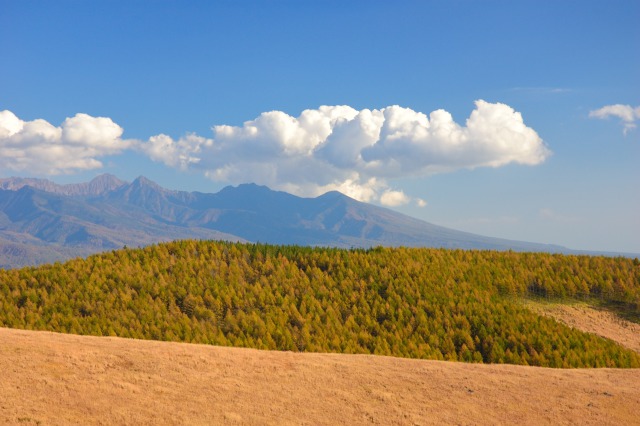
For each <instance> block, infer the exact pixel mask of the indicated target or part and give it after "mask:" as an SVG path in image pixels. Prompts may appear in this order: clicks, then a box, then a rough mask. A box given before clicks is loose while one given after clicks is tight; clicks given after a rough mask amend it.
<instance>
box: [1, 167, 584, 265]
mask: <svg viewBox="0 0 640 426" xmlns="http://www.w3.org/2000/svg"><path fill="white" fill-rule="evenodd" d="M185 238H195V239H223V240H232V241H252V242H264V243H272V244H298V245H324V246H336V247H371V246H376V245H385V246H400V245H402V246H412V247H446V248H462V249H492V250H510V249H511V250H516V251H550V252H572V251H571V250H569V249H567V248H564V247H560V246H554V245H544V244H536V243H527V242H521V241H511V240H505V239H498V238H490V237H484V236H479V235H475V234H471V233H466V232H460V231H456V230H453V229H448V228H445V227H441V226H437V225H434V224H431V223H428V222H425V221H422V220H418V219H414V218H411V217H409V216H406V215H403V214H401V213H398V212H395V211H392V210H389V209H385V208H382V207H378V206H375V205H371V204H366V203H362V202H359V201H356V200H354V199H352V198H349V197H347V196H345V195H343V194H341V193H339V192H328V193H326V194H324V195H322V196H319V197H317V198H301V197H297V196H294V195H291V194H288V193H285V192H280V191H272V190H270V189H269V188H267V187H265V186H258V185H255V184H243V185H239V186H237V187H231V186H229V187H226V188H224V189H222V190H221V191H220V192H218V193H215V194H210V193H200V192H184V191H172V190H168V189H165V188H162V187H160V186H159V185H157V184H155V183H154V182H152V181H150V180H149V179H147V178H145V177H142V176H141V177H139V178H137V179H136V180H134V181H133V182H131V183H128V182H124V181H122V180H120V179H118V178H116V177H115V176H112V175H101V176H98V177H96V178H95V179H93V180H92V181H91V182H87V183H80V184H71V185H57V184H55V183H53V182H51V181H48V180H44V179H25V178H6V179H0V267H15V266H24V265H33V264H39V263H45V262H51V261H56V260H64V259H68V258H71V257H74V256H85V255H88V254H90V253H95V252H99V251H103V250H111V249H117V248H121V247H123V246H125V245H128V246H142V245H147V244H151V243H154V242H159V241H168V240H174V239H185Z"/></svg>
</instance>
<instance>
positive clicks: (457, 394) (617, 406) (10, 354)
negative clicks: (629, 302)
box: [0, 328, 640, 426]
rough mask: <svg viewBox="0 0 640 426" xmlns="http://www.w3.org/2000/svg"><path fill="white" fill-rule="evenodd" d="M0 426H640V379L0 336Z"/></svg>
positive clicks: (6, 332) (636, 374)
mask: <svg viewBox="0 0 640 426" xmlns="http://www.w3.org/2000/svg"><path fill="white" fill-rule="evenodd" d="M0 371H2V372H3V374H2V380H0V401H1V402H0V423H2V424H7V425H67V424H141V425H145V424H146V425H156V424H203V425H204V424H259V425H269V424H272V425H276V424H278V425H281V424H285V425H286V424H314V425H333V424H353V425H358V424H382V425H393V424H398V425H399V424H403V425H404V424H407V425H414V424H420V425H426V424H434V425H436V424H437V425H440V424H479V425H485V424H486V425H494V424H521V425H569V424H581V425H598V426H601V425H633V424H638V417H637V409H638V401H639V400H640V391H639V390H638V386H637V383H640V370H638V369H633V370H611V369H597V370H557V369H548V368H536V367H522V366H510V365H479V364H466V363H452V362H442V361H424V360H410V359H401V358H390V357H382V356H367V355H337V354H300V353H292V352H272V351H257V350H253V349H236V348H223V347H215V346H207V345H193V344H180V343H168V342H152V341H141V340H132V339H120V338H113V337H90V336H74V335H63V334H55V333H49V332H33V331H22V330H10V329H4V328H0Z"/></svg>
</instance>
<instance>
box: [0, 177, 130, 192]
mask: <svg viewBox="0 0 640 426" xmlns="http://www.w3.org/2000/svg"><path fill="white" fill-rule="evenodd" d="M126 183H127V182H125V181H122V180H120V179H118V178H117V177H115V176H113V175H110V174H103V175H100V176H98V177H96V178H95V179H93V180H92V181H91V182H85V183H72V184H68V185H58V184H56V183H53V182H51V181H50V180H47V179H35V178H15V177H14V178H6V179H0V189H8V190H13V191H17V190H19V189H21V188H23V187H25V186H30V187H32V188H35V189H40V190H42V191H45V192H51V193H54V194H61V195H71V196H87V195H101V194H104V193H105V192H108V191H113V190H114V189H116V188H119V187H121V186H123V185H126Z"/></svg>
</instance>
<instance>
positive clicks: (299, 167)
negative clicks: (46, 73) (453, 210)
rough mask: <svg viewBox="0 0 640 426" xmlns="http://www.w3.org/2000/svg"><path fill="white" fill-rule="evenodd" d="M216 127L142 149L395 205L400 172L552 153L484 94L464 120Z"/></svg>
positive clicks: (306, 114)
mask: <svg viewBox="0 0 640 426" xmlns="http://www.w3.org/2000/svg"><path fill="white" fill-rule="evenodd" d="M212 131H213V137H212V138H211V139H205V138H202V137H199V136H195V135H191V136H188V137H186V138H182V139H179V140H173V139H171V138H170V137H168V136H165V135H159V136H155V137H153V138H151V139H150V140H149V141H148V142H146V143H143V144H141V147H140V149H141V150H143V151H144V152H146V153H147V154H149V156H150V157H151V158H153V159H154V160H156V161H162V162H164V163H165V164H167V165H169V166H172V167H181V168H188V167H191V168H196V169H200V170H202V171H203V172H204V173H205V174H206V176H208V177H209V178H211V179H213V180H215V181H222V182H229V183H232V184H238V183H242V182H257V183H260V184H264V185H268V186H270V187H272V188H276V189H281V190H285V191H289V192H292V193H295V194H298V195H303V196H316V195H319V194H321V193H323V192H326V191H329V190H338V191H341V192H343V193H345V194H347V195H349V196H352V197H354V198H356V199H359V200H362V201H378V202H380V203H382V204H385V205H389V206H398V205H401V204H406V203H408V202H410V201H412V199H411V198H410V197H409V196H407V195H406V194H404V193H403V192H402V191H399V190H397V189H394V188H391V186H390V185H389V183H388V182H389V181H390V180H392V179H394V178H401V177H409V176H426V175H430V174H434V173H440V172H449V171H455V170H458V169H474V168H476V167H500V166H503V165H506V164H510V163H516V164H525V165H535V164H539V163H541V162H543V161H544V160H545V159H546V158H547V157H548V156H549V155H550V151H549V150H548V149H547V147H546V146H545V144H544V143H543V141H542V139H541V138H540V137H539V136H538V134H537V133H536V132H535V131H534V130H533V129H531V128H530V127H527V126H526V125H525V124H524V121H523V119H522V116H521V114H520V113H519V112H516V111H514V110H513V108H511V107H510V106H508V105H505V104H501V103H489V102H485V101H482V100H479V101H477V102H476V108H475V110H474V111H473V112H472V113H471V115H470V117H469V118H468V119H467V120H466V122H465V124H464V125H460V124H458V123H456V122H455V121H454V119H453V117H452V116H451V114H450V113H448V112H447V111H444V110H437V111H433V112H432V113H430V114H429V115H427V114H424V113H422V112H418V111H414V110H412V109H410V108H402V107H400V106H397V105H394V106H389V107H386V108H381V109H371V110H370V109H363V110H356V109H354V108H351V107H349V106H321V107H320V108H318V109H308V110H305V111H303V112H302V113H301V114H300V115H299V116H298V117H294V116H291V115H288V114H286V113H284V112H282V111H271V112H265V113H263V114H261V115H260V116H259V117H257V118H256V119H254V120H250V121H246V122H245V123H243V124H242V125H241V126H229V125H216V126H214V127H213V128H212ZM413 201H414V202H415V203H416V204H418V205H419V206H424V205H426V202H424V201H423V200H418V199H414V200H413Z"/></svg>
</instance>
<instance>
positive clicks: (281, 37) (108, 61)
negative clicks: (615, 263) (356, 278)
mask: <svg viewBox="0 0 640 426" xmlns="http://www.w3.org/2000/svg"><path fill="white" fill-rule="evenodd" d="M638 22H640V3H639V2H637V1H579V2H578V1H531V2H529V1H519V2H513V1H451V2H442V1H437V2H436V1H420V2H383V1H351V2H347V1H324V2H299V1H298V2H294V1H263V2H243V1H228V2H196V1H192V2H178V1H91V2H87V1H56V2H44V1H29V0H26V1H25V0H21V1H17V0H16V1H6V0H0V52H2V53H1V55H2V59H0V111H3V110H4V111H5V113H4V115H2V116H1V117H0V177H7V176H39V177H47V178H49V179H52V180H54V181H56V182H60V183H68V182H78V181H85V180H88V179H90V178H92V177H94V176H96V175H98V174H100V173H105V172H108V173H112V174H115V175H117V176H119V177H121V178H123V179H126V180H132V179H134V178H135V177H137V176H138V175H145V176H147V177H148V178H150V179H152V180H155V181H156V182H158V183H160V184H161V185H163V186H165V187H169V188H174V189H183V190H199V191H205V192H216V191H218V190H219V189H221V188H222V187H224V186H226V185H229V184H234V185H235V184H238V183H241V182H249V181H256V182H257V183H261V184H266V185H269V186H271V187H274V188H276V189H283V190H289V191H292V192H296V193H298V194H299V195H303V196H313V195H316V194H317V193H319V192H321V191H323V190H328V189H340V190H344V191H345V192H348V193H349V194H350V195H352V196H354V197H357V198H360V199H363V200H366V201H369V202H373V203H376V204H384V205H387V206H389V207H391V208H393V209H396V210H398V211H401V212H404V213H407V214H410V215H412V216H415V217H419V218H421V219H424V220H427V221H430V222H433V223H436V224H440V225H445V226H450V227H453V228H457V229H461V230H466V231H471V232H475V233H479V234H484V235H490V236H497V237H504V238H511V239H519V240H527V241H535V242H543V243H554V244H561V245H565V246H568V247H571V248H575V249H587V250H608V251H621V252H635V253H640V190H639V189H638V188H639V186H638V185H639V184H640V167H639V166H638V165H639V163H640V161H639V160H640V129H637V128H635V125H636V123H637V122H638V121H640V120H639V119H640V109H638V107H639V106H640V79H639V77H638V76H640V54H639V53H638V52H640V26H639V25H637V23H638ZM478 100H483V101H484V102H481V103H479V104H476V101H478ZM396 105H397V106H399V107H401V108H398V107H394V106H396ZM321 106H330V107H335V106H343V107H341V108H332V109H331V108H329V109H328V108H324V109H322V108H321ZM603 108H604V109H603ZM305 110H307V113H305V114H303V111H305ZM438 110H443V111H440V112H437V113H435V114H434V113H433V112H434V111H438ZM272 111H279V112H278V113H270V112H272ZM77 114H81V115H77ZM98 117H103V119H98ZM474 117H475V118H474ZM467 120H469V121H467ZM245 122H249V123H247V124H245ZM3 123H4V124H3ZM2 126H4V128H3V127H2ZM214 126H218V127H214ZM221 126H227V127H221ZM323 126H324V127H323ZM394 126H395V127H394ZM3 129H4V130H3ZM381 129H382V130H381ZM437 129H440V130H437ZM442 129H445V130H446V131H445V130H442ZM441 130H442V131H441ZM3 132H4V133H3ZM443 132H444V133H443ZM385 135H386V136H385ZM385 137H386V139H385ZM3 145H4V146H3Z"/></svg>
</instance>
